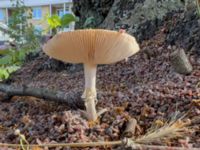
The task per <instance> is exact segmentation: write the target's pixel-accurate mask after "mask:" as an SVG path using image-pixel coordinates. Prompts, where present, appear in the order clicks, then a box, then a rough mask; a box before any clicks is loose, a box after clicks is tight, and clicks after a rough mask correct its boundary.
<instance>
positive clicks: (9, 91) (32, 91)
mask: <svg viewBox="0 0 200 150" xmlns="http://www.w3.org/2000/svg"><path fill="white" fill-rule="evenodd" d="M0 91H1V92H3V93H5V96H4V97H3V100H4V101H6V100H9V99H10V98H11V97H12V96H33V97H37V98H41V99H43V100H46V101H55V102H59V103H66V104H67V105H68V106H69V107H71V108H73V109H77V108H84V103H83V101H82V100H81V93H80V92H77V93H72V92H67V93H65V92H61V91H54V90H47V89H43V88H33V87H27V86H13V85H7V84H2V83H0Z"/></svg>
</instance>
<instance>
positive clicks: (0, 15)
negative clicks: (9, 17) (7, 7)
mask: <svg viewBox="0 0 200 150" xmlns="http://www.w3.org/2000/svg"><path fill="white" fill-rule="evenodd" d="M4 17H5V16H4V12H3V10H2V9H0V20H1V21H2V20H4Z"/></svg>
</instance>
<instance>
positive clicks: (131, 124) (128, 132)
mask: <svg viewBox="0 0 200 150" xmlns="http://www.w3.org/2000/svg"><path fill="white" fill-rule="evenodd" d="M136 126H137V120H136V119H134V118H131V119H130V120H129V121H128V122H127V125H126V129H125V131H124V133H123V136H124V137H129V138H130V137H133V136H134V134H135V129H136Z"/></svg>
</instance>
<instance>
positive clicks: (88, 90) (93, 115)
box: [82, 64, 97, 121]
mask: <svg viewBox="0 0 200 150" xmlns="http://www.w3.org/2000/svg"><path fill="white" fill-rule="evenodd" d="M96 71H97V65H94V64H84V74H85V91H84V93H83V95H82V98H83V99H84V101H85V107H86V111H87V115H88V120H89V121H94V120H96V119H97V112H96V108H95V101H96V97H97V94H96Z"/></svg>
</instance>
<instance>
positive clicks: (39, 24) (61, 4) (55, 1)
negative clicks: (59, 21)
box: [0, 0, 74, 31]
mask: <svg viewBox="0 0 200 150" xmlns="http://www.w3.org/2000/svg"><path fill="white" fill-rule="evenodd" d="M24 4H25V6H27V7H30V8H31V11H32V18H31V19H29V22H30V23H32V24H33V25H34V27H35V29H37V30H41V31H44V30H46V29H47V28H48V24H47V21H46V20H44V18H45V16H47V15H48V14H49V15H50V16H51V15H53V14H57V15H59V16H62V15H63V14H66V13H72V0H24ZM13 9H15V8H14V7H13V6H12V3H11V1H10V0H0V22H1V23H5V24H8V21H9V17H10V16H11V14H12V11H13ZM73 29H74V23H71V24H70V25H69V26H68V27H67V28H66V29H65V30H73Z"/></svg>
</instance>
